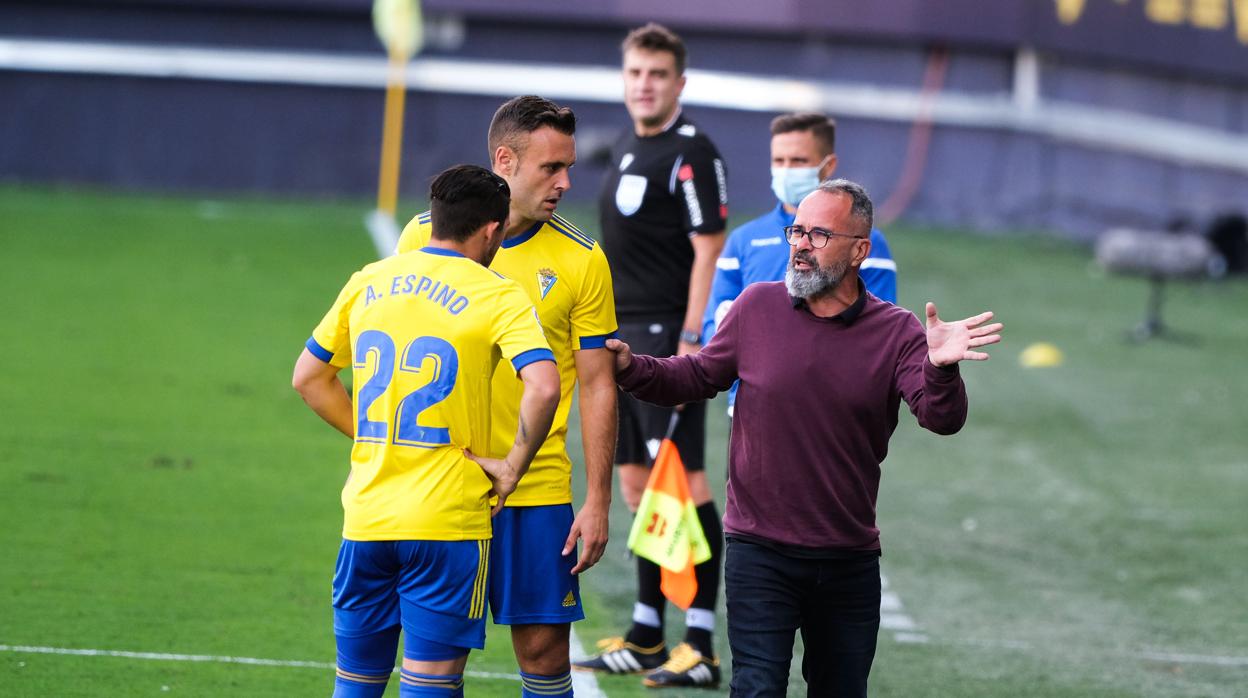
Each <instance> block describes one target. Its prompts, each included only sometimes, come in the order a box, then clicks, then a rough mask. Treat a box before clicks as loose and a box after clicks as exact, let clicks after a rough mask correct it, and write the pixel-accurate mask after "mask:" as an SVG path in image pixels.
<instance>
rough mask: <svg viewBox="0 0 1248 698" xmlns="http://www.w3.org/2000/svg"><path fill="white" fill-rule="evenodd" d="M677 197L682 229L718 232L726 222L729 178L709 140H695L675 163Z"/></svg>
mask: <svg viewBox="0 0 1248 698" xmlns="http://www.w3.org/2000/svg"><path fill="white" fill-rule="evenodd" d="M676 187H677V190H676V191H675V192H674V193H675V195H676V198H677V199H678V200H680V201H682V202H683V204H684V205H683V206H681V210H682V211H683V214H684V223H685V230H687V231H689V232H691V233H718V232H722V231H723V230H724V228H725V227H727V225H728V177H727V173H726V172H725V170H724V160H723V158H721V157H719V153H718V152H716V150H715V148H714V146H711V145H710V144H709V143H706V144H700V143H696V142H695V143H694V144H693V145H691V146H690V147H689V148H687V149H686V150H685V152H684V153H682V154H681V159H680V161H679V162H678V163H677V166H676Z"/></svg>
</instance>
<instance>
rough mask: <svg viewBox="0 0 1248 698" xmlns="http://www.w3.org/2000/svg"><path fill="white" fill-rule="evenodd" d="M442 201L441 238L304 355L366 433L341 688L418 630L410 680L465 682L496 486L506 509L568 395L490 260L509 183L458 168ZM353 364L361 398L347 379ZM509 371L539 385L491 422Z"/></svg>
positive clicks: (347, 292) (341, 566)
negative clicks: (502, 437) (495, 383)
mask: <svg viewBox="0 0 1248 698" xmlns="http://www.w3.org/2000/svg"><path fill="white" fill-rule="evenodd" d="M430 199H431V201H432V226H433V233H432V236H431V239H430V240H429V241H428V244H426V245H425V246H423V247H421V248H420V249H418V250H414V251H412V252H409V253H407V254H402V255H397V256H394V257H390V258H388V259H384V260H382V261H380V262H375V263H373V264H370V265H368V266H366V267H364V268H363V269H362V270H360V271H358V272H356V273H355V274H354V275H353V276H352V277H351V280H350V281H348V282H347V285H346V286H345V287H344V288H343V289H342V291H341V293H339V295H338V300H337V301H336V302H335V303H334V305H333V307H331V308H330V310H329V312H328V313H327V314H326V315H325V318H324V319H323V320H321V323H320V324H319V325H317V327H316V329H315V330H314V331H313V333H312V337H311V339H309V340H308V342H307V345H306V348H305V349H304V351H303V353H302V354H301V355H300V356H299V359H298V361H297V362H296V364H295V372H294V379H293V382H294V386H295V389H296V390H298V391H299V393H300V395H302V396H303V399H304V400H305V401H306V402H307V403H308V405H309V406H310V407H311V408H312V409H313V410H314V411H315V412H316V413H317V414H318V415H320V416H321V418H323V419H324V420H325V421H326V422H328V423H329V424H330V425H332V426H333V427H335V428H336V429H338V430H339V431H341V432H342V433H343V434H346V435H347V436H349V437H352V438H353V440H354V446H353V447H352V449H351V475H350V477H349V478H348V479H347V483H346V485H345V486H344V487H343V491H342V505H343V510H344V524H343V533H342V537H343V541H342V547H341V549H340V551H339V554H338V565H337V569H336V571H335V574H334V586H333V607H334V635H335V637H336V640H337V645H338V671H337V677H336V679H335V683H334V689H335V690H334V694H333V695H334V697H335V698H378V697H379V696H381V695H382V693H383V692H384V691H385V688H386V683H387V681H388V680H389V678H390V674H391V673H392V672H393V670H394V656H395V652H396V651H397V648H398V641H399V633H400V630H402V631H403V633H404V635H405V641H404V650H403V667H402V672H401V674H400V686H399V695H401V696H403V698H417V697H424V696H438V697H439V698H451V697H453V696H463V672H464V665H465V663H466V661H467V657H468V651H469V649H470V648H473V647H475V648H481V647H484V645H485V616H484V614H485V588H486V583H487V581H488V578H489V569H488V567H489V549H490V543H491V541H490V538H491V525H490V513H491V512H490V504H489V500H490V496H491V494H496V495H497V496H498V500H499V501H498V505H497V506H498V508H501V506H502V505H503V504H504V503H505V502H506V499H507V497H508V496H509V495H510V494H511V493H512V492H513V491H514V490H515V487H516V485H517V483H518V482H519V479H520V476H521V475H523V474H524V472H525V471H526V470H527V469H528V467H529V464H530V462H531V461H532V459H533V456H534V455H535V454H536V453H537V450H538V448H539V447H540V446H541V444H542V441H543V440H544V437H545V435H546V434H547V432H548V431H549V430H550V425H551V422H552V420H553V418H554V413H555V408H556V407H557V406H558V402H559V394H560V393H559V375H558V371H557V369H556V367H555V363H554V355H553V354H552V353H551V351H550V348H549V345H548V344H547V342H546V339H545V337H544V336H543V333H542V328H541V325H540V324H539V322H538V319H537V316H536V313H535V310H534V308H533V302H532V301H531V300H529V298H528V296H526V295H525V294H524V292H523V291H522V290H521V289H520V287H519V285H518V284H516V283H515V282H514V281H511V280H508V279H505V278H503V277H501V276H499V275H498V274H496V273H494V272H491V271H490V270H489V269H487V268H486V266H487V265H488V264H489V263H490V261H491V259H492V258H493V257H494V254H495V253H496V252H497V250H498V247H499V245H500V243H501V242H502V239H503V224H504V222H505V221H506V220H507V211H508V204H509V190H508V187H507V183H506V182H505V181H503V179H502V178H500V177H498V176H497V175H495V174H493V173H491V172H489V171H488V170H485V169H483V168H480V167H474V166H467V165H463V166H459V167H453V168H451V169H449V170H447V171H445V172H443V173H442V174H440V175H438V177H437V178H436V179H435V180H434V182H433V185H432V187H431V189H430ZM500 361H505V362H507V364H508V365H507V366H505V367H504V366H503V365H502V364H501V363H500ZM348 366H350V367H351V369H352V378H353V384H354V386H355V395H354V399H352V397H350V396H348V394H347V391H346V389H345V388H344V386H343V384H342V382H341V381H339V379H338V373H339V371H341V370H342V369H344V368H347V367H348ZM496 368H497V370H499V371H504V372H506V373H507V374H508V377H509V378H511V379H512V380H514V381H515V382H516V384H517V386H518V388H517V390H518V391H519V392H520V393H521V395H520V397H519V400H518V403H517V406H518V409H517V411H516V413H513V414H514V419H513V421H512V423H511V424H510V425H507V426H504V425H501V424H491V412H490V409H489V405H490V403H491V401H492V400H493V399H494V396H493V395H492V394H491V376H492V374H493V373H494V372H495V370H496ZM517 375H518V376H519V378H518V379H517V378H515V376H517ZM510 397H511V396H510V395H509V398H510ZM495 430H497V431H507V432H510V433H511V434H512V435H514V438H511V443H510V444H509V447H508V448H505V449H493V448H492V447H491V445H490V438H491V433H492V432H493V431H495ZM495 455H497V456H501V458H492V457H490V456H495Z"/></svg>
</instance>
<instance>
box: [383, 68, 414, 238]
mask: <svg viewBox="0 0 1248 698" xmlns="http://www.w3.org/2000/svg"><path fill="white" fill-rule="evenodd" d="M407 60H408V59H407V56H405V55H403V53H401V52H399V51H391V52H390V71H389V77H388V78H387V80H386V117H385V122H384V124H383V126H382V136H381V174H380V175H379V176H378V182H377V208H378V210H381V211H384V212H386V213H388V214H390V215H391V216H394V214H395V211H396V210H397V209H398V200H399V160H400V154H401V151H402V149H403V99H404V97H405V96H406V95H407V80H406V70H407Z"/></svg>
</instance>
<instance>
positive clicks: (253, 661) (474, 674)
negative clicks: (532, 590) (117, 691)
mask: <svg viewBox="0 0 1248 698" xmlns="http://www.w3.org/2000/svg"><path fill="white" fill-rule="evenodd" d="M0 652H19V653H22V654H62V655H64V654H68V655H74V656H79V657H121V658H124V659H149V660H156V661H163V662H212V663H216V664H248V665H251V666H277V667H297V668H300V669H329V670H333V669H334V668H335V666H334V664H333V663H331V662H308V661H303V660H298V659H261V658H258V657H227V656H223V655H214V654H166V653H163V652H130V651H127V650H92V649H71V648H67V647H34V646H30V645H0ZM395 671H398V669H397V668H396V669H395ZM464 676H467V677H470V678H474V679H506V680H508V681H519V680H520V676H519V675H518V674H503V673H499V672H496V671H472V670H471V669H469V670H468V671H465V672H464Z"/></svg>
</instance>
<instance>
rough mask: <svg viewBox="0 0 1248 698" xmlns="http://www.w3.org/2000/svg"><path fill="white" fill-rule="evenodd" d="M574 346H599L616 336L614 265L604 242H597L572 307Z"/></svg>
mask: <svg viewBox="0 0 1248 698" xmlns="http://www.w3.org/2000/svg"><path fill="white" fill-rule="evenodd" d="M569 320H570V321H571V325H572V348H573V349H574V350H580V349H600V348H602V347H604V346H606V343H607V340H608V339H610V338H612V337H614V336H615V331H616V330H617V329H618V326H617V324H616V321H615V292H614V290H613V287H612V285H611V268H610V266H609V265H608V264H607V256H606V255H605V254H603V252H602V245H594V248H593V249H592V250H590V252H589V263H588V264H586V266H585V275H584V277H583V278H582V279H581V287H580V292H579V293H578V294H577V297H576V301H575V304H574V305H573V306H572V312H571V313H570V317H569Z"/></svg>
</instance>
